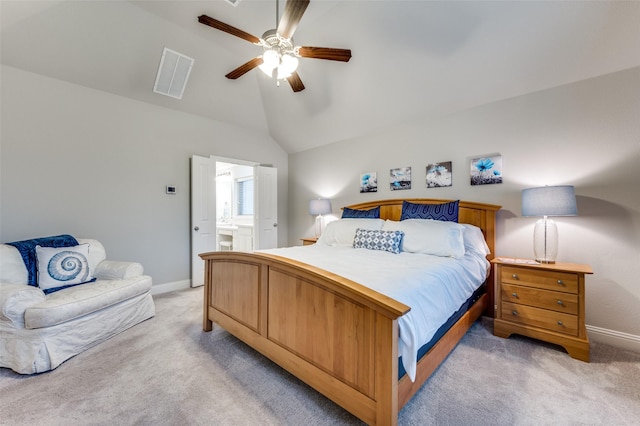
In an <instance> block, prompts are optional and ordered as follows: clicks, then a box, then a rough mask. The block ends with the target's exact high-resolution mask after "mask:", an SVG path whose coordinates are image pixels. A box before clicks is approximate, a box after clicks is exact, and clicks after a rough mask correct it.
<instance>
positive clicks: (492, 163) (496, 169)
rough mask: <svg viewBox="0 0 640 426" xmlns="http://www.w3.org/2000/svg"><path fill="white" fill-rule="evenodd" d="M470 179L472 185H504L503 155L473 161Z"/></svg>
mask: <svg viewBox="0 0 640 426" xmlns="http://www.w3.org/2000/svg"><path fill="white" fill-rule="evenodd" d="M470 177H471V185H491V184H496V183H502V155H493V156H487V157H479V158H474V159H472V160H471V170H470Z"/></svg>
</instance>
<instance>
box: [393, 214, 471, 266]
mask: <svg viewBox="0 0 640 426" xmlns="http://www.w3.org/2000/svg"><path fill="white" fill-rule="evenodd" d="M382 229H383V230H384V231H403V232H404V238H403V240H402V251H405V252H408V253H424V254H431V255H434V256H443V257H455V258H460V257H462V256H464V253H465V249H464V239H463V232H464V229H465V228H464V226H462V225H460V224H459V223H456V222H446V221H442V220H433V219H406V220H402V221H395V220H387V221H386V222H385V223H384V226H383V227H382Z"/></svg>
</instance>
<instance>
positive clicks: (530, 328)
mask: <svg viewBox="0 0 640 426" xmlns="http://www.w3.org/2000/svg"><path fill="white" fill-rule="evenodd" d="M491 263H493V264H494V265H496V274H495V277H496V278H495V281H496V296H495V298H496V317H495V320H494V322H493V334H494V335H496V336H499V337H504V338H507V337H509V336H510V335H511V334H513V333H515V334H520V335H523V336H528V337H533V338H535V339H540V340H544V341H547V342H550V343H555V344H556V345H560V346H562V347H564V348H565V349H566V351H567V352H568V353H569V355H570V356H571V357H572V358H576V359H579V360H582V361H586V362H589V337H588V336H587V329H586V327H585V306H584V276H585V274H592V273H593V271H592V270H591V267H590V266H589V265H580V264H575V263H553V264H526V263H520V262H518V261H516V260H515V259H509V258H495V259H493V260H492V261H491Z"/></svg>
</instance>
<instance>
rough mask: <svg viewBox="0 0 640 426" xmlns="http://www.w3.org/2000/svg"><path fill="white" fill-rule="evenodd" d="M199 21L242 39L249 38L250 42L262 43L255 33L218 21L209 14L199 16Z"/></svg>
mask: <svg viewBox="0 0 640 426" xmlns="http://www.w3.org/2000/svg"><path fill="white" fill-rule="evenodd" d="M198 22H200V23H201V24H205V25H208V26H210V27H213V28H215V29H216V30H220V31H224V32H225V33H228V34H231V35H234V36H236V37H240V38H241V39H244V40H247V41H248V42H249V43H253V44H260V39H259V38H258V37H256V36H254V35H251V34H249V33H247V32H244V31H242V30H239V29H238V28H236V27H232V26H231V25H229V24H225V23H224V22H221V21H218V20H217V19H213V18H212V17H210V16H207V15H200V16H198Z"/></svg>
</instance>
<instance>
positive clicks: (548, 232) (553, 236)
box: [533, 216, 558, 263]
mask: <svg viewBox="0 0 640 426" xmlns="http://www.w3.org/2000/svg"><path fill="white" fill-rule="evenodd" d="M533 253H534V256H535V257H534V258H535V260H536V262H540V263H556V257H558V227H557V225H556V223H555V222H554V221H553V220H551V219H547V217H546V216H545V217H544V219H540V220H539V221H537V222H536V226H535V228H534V230H533Z"/></svg>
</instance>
